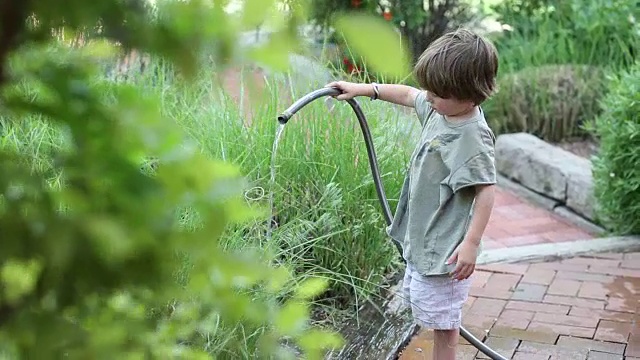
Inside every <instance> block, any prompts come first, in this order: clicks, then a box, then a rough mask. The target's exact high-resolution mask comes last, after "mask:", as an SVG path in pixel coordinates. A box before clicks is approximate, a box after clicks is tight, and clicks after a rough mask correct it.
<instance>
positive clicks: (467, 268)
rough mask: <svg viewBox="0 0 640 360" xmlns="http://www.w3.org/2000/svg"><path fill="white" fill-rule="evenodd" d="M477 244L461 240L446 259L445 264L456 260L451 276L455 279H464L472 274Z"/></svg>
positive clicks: (474, 267) (474, 266) (476, 254)
mask: <svg viewBox="0 0 640 360" xmlns="http://www.w3.org/2000/svg"><path fill="white" fill-rule="evenodd" d="M478 246H479V245H476V244H474V243H473V242H471V241H463V242H462V244H460V246H458V248H457V249H456V250H455V251H454V252H453V255H451V257H450V258H449V260H447V265H448V264H452V263H454V262H456V268H455V269H454V270H453V272H452V273H451V277H453V278H454V279H456V280H464V279H466V278H468V277H469V276H471V274H473V272H474V270H475V269H476V258H477V256H478Z"/></svg>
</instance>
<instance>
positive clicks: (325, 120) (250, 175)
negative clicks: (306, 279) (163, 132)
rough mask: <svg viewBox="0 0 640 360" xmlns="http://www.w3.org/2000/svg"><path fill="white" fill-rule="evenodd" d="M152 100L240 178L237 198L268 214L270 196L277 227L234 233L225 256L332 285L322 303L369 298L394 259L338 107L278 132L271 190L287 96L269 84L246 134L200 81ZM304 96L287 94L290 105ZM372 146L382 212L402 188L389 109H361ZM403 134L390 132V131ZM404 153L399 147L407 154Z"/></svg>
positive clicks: (396, 120) (318, 106)
mask: <svg viewBox="0 0 640 360" xmlns="http://www.w3.org/2000/svg"><path fill="white" fill-rule="evenodd" d="M200 78H201V79H206V80H201V81H199V82H198V83H196V84H193V85H189V86H186V87H182V86H181V85H176V87H167V88H165V90H162V88H154V89H158V90H160V91H161V93H160V96H161V97H162V99H163V101H164V106H163V110H164V112H165V113H166V115H167V116H169V117H170V118H172V119H174V120H175V121H176V122H178V123H179V124H181V125H182V126H183V127H184V129H186V131H187V132H188V133H189V134H190V135H191V136H192V138H193V139H195V140H196V142H197V143H198V144H199V146H200V147H201V148H202V149H203V151H205V152H206V153H207V154H209V155H211V156H212V157H215V158H221V159H224V160H226V161H229V162H232V163H235V164H238V165H239V166H240V167H241V169H242V172H243V174H245V176H246V181H247V186H246V193H245V196H246V198H247V200H248V201H249V202H250V203H252V204H253V205H256V206H261V207H268V195H269V192H270V191H274V200H275V202H274V205H275V206H274V207H275V212H276V221H277V223H278V224H279V227H278V228H276V229H275V230H274V232H273V236H272V237H271V238H270V239H268V238H267V237H266V235H265V234H266V232H267V228H266V227H267V226H268V218H267V216H265V218H264V219H263V221H261V222H256V223H255V224H252V225H251V226H249V227H244V228H243V229H241V230H237V231H236V232H235V233H233V234H232V235H231V236H229V237H227V238H226V241H227V242H228V246H230V247H232V248H241V247H244V246H247V244H248V245H250V246H261V247H264V248H266V249H269V250H270V251H271V252H272V253H274V254H275V255H276V258H277V259H279V260H280V261H283V262H286V263H288V264H292V265H293V266H294V268H296V269H297V270H298V271H300V272H301V273H308V272H312V273H313V274H314V275H315V276H318V275H319V276H326V277H328V278H331V279H332V281H333V286H332V290H331V291H330V293H329V296H330V297H333V298H335V299H336V300H340V302H343V301H345V300H349V299H353V298H354V297H355V298H358V297H360V296H363V295H365V296H366V295H370V294H372V293H374V292H375V291H376V289H377V286H378V285H379V284H380V282H381V281H382V280H383V278H384V276H385V275H386V274H387V273H388V272H389V271H390V266H391V265H392V264H393V260H394V259H395V258H396V257H397V255H396V253H395V251H396V250H395V248H394V247H393V246H392V245H391V244H390V242H389V239H388V237H387V235H386V233H385V231H384V228H385V226H386V224H385V223H384V220H383V217H382V213H381V210H380V204H379V203H378V200H377V195H376V192H375V188H374V184H373V178H372V176H371V173H370V170H369V164H368V161H367V154H366V150H365V146H364V141H363V138H362V135H361V133H360V128H359V126H358V123H357V120H356V118H355V116H354V115H353V112H352V111H351V110H350V108H349V107H348V105H347V104H346V103H339V104H337V105H336V106H335V108H334V110H333V111H332V112H328V110H327V108H326V106H325V104H324V103H323V100H318V101H316V102H314V103H312V104H310V105H309V106H308V107H306V108H304V109H303V110H301V111H300V112H299V113H298V114H297V115H296V116H295V117H294V118H293V119H292V120H291V121H290V122H289V123H288V124H287V125H286V127H285V130H284V133H283V135H282V139H281V143H280V146H279V149H278V154H277V157H276V167H277V171H276V183H275V184H274V188H273V189H272V188H270V183H269V177H270V161H271V151H272V145H273V140H274V135H275V129H276V125H277V121H276V116H277V115H278V114H279V113H280V112H282V111H283V110H284V109H286V108H287V107H288V106H289V105H290V103H288V102H281V101H280V100H279V98H282V96H279V95H278V94H282V93H287V92H291V89H290V88H283V86H284V84H283V83H282V82H280V81H278V80H277V79H276V78H272V79H269V83H268V90H267V94H268V95H267V98H266V99H264V102H263V104H262V105H261V106H260V107H258V108H256V109H254V111H255V115H254V118H253V120H252V125H250V126H245V125H244V123H243V121H242V116H241V115H240V113H239V112H238V109H237V107H236V105H235V104H234V103H233V102H232V101H231V100H230V99H229V98H228V97H227V96H225V95H224V93H223V92H221V90H220V88H219V87H217V86H215V84H214V83H212V81H211V80H209V79H207V77H205V76H202V77H200ZM302 95H303V94H294V98H298V97H300V96H302ZM361 104H362V106H363V108H364V110H365V113H366V115H367V116H368V121H369V124H370V127H371V128H372V132H373V136H374V138H375V145H376V151H377V154H378V160H379V164H380V168H381V172H382V178H383V182H384V185H385V188H386V192H387V195H388V196H389V197H390V200H391V206H392V208H394V209H395V201H394V199H395V198H397V196H398V194H399V190H400V186H401V184H402V177H403V176H404V170H405V163H406V159H407V156H408V153H407V152H406V151H404V150H401V149H406V148H408V146H402V144H403V143H405V144H406V142H407V141H408V140H407V137H406V136H405V134H404V133H403V132H402V131H401V129H402V128H403V127H404V128H406V123H403V121H404V119H406V118H404V117H402V118H401V117H399V115H398V114H397V113H395V112H394V111H393V109H391V108H390V107H386V106H384V105H381V104H380V103H369V101H368V100H365V101H361ZM399 124H400V125H402V126H398V125H399ZM407 145H408V144H407Z"/></svg>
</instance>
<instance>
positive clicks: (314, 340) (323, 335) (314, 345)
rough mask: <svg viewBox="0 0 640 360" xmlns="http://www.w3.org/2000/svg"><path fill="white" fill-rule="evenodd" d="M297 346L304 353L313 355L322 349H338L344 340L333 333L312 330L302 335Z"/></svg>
mask: <svg viewBox="0 0 640 360" xmlns="http://www.w3.org/2000/svg"><path fill="white" fill-rule="evenodd" d="M298 344H299V345H300V347H301V348H302V349H303V350H304V351H305V352H307V353H311V354H313V353H316V352H317V351H319V350H323V349H325V350H329V349H338V348H340V347H342V346H343V345H344V340H343V339H342V337H341V336H340V335H338V334H336V333H334V332H330V331H323V330H318V329H313V330H309V331H308V332H306V333H305V334H304V335H302V336H301V337H300V339H299V340H298ZM309 358H311V356H310V357H309ZM314 358H315V357H314Z"/></svg>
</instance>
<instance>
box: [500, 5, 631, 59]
mask: <svg viewBox="0 0 640 360" xmlns="http://www.w3.org/2000/svg"><path fill="white" fill-rule="evenodd" d="M493 8H494V10H495V11H496V13H497V18H498V21H500V22H501V23H505V24H508V25H510V26H511V27H512V28H513V30H512V31H508V32H504V33H503V34H501V35H500V36H499V37H497V38H496V39H495V41H496V46H497V48H498V51H499V52H500V54H501V59H502V61H501V64H500V66H501V68H502V69H509V70H510V71H517V70H521V69H524V68H526V67H530V66H540V65H544V64H585V65H596V66H606V67H610V66H613V67H626V66H629V65H630V64H632V63H633V62H634V60H635V58H636V57H637V54H638V50H639V49H640V33H639V32H638V19H639V18H640V11H639V10H638V9H640V8H639V7H638V6H637V3H636V2H634V1H628V0H592V1H586V2H585V1H584V0H565V1H550V0H506V1H500V2H498V3H497V5H496V6H494V7H493Z"/></svg>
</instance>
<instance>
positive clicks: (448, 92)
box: [414, 29, 498, 105]
mask: <svg viewBox="0 0 640 360" xmlns="http://www.w3.org/2000/svg"><path fill="white" fill-rule="evenodd" d="M414 72H415V76H416V78H417V80H418V83H419V84H420V87H422V88H423V89H424V90H427V91H430V92H432V93H433V94H435V95H436V96H438V97H441V98H445V99H446V98H455V99H458V100H469V101H473V102H474V104H476V105H480V104H481V103H482V102H484V101H485V100H487V99H488V98H489V97H490V96H491V95H492V94H493V92H494V91H495V88H496V80H495V79H496V75H497V74H498V52H497V51H496V48H495V47H494V46H493V44H492V43H491V42H489V41H488V40H486V39H485V38H483V37H482V36H479V35H476V34H474V33H473V32H471V31H469V30H467V29H459V30H456V31H453V32H449V33H447V34H444V35H443V36H441V37H440V38H438V39H436V40H435V41H434V42H432V43H431V45H429V47H428V48H427V49H426V50H425V51H424V52H423V53H422V55H421V56H420V58H419V59H418V62H417V63H416V66H415V69H414Z"/></svg>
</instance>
